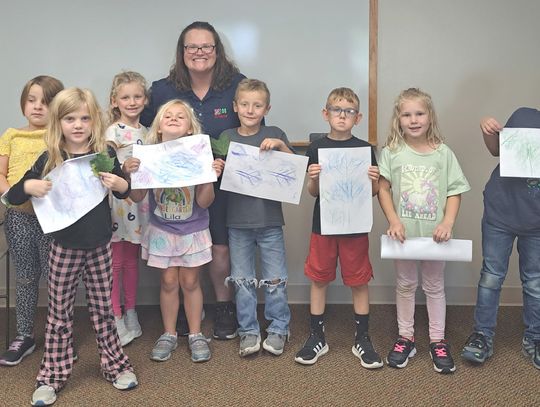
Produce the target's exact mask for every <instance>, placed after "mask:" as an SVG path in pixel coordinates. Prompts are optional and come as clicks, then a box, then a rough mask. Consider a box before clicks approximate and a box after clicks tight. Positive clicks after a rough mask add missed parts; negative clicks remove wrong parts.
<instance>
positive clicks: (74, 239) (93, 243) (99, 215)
mask: <svg viewBox="0 0 540 407" xmlns="http://www.w3.org/2000/svg"><path fill="white" fill-rule="evenodd" d="M108 153H109V156H110V157H114V168H113V170H112V171H111V172H112V173H113V174H115V175H118V176H119V177H122V178H125V176H124V173H123V172H122V169H121V168H120V163H119V162H118V159H117V158H116V153H115V151H114V150H113V149H112V148H111V147H108ZM83 155H87V154H75V155H73V157H72V158H76V157H81V156H83ZM47 158H48V154H47V152H44V153H43V154H41V155H40V156H39V158H38V159H37V161H36V162H35V163H34V165H33V166H32V168H30V169H29V170H28V171H27V172H26V173H25V174H24V176H23V177H22V178H21V180H20V181H19V182H17V183H16V184H15V185H13V186H12V187H11V188H10V189H9V191H8V195H7V198H8V202H10V203H11V204H14V205H20V204H21V203H23V202H26V201H27V200H28V199H30V195H27V194H26V193H25V192H24V182H25V181H26V180H29V179H41V178H42V172H43V168H44V167H45V164H46V163H47ZM130 190H131V188H130V187H128V190H127V191H126V192H125V193H123V194H121V193H119V192H113V195H114V196H115V197H116V198H118V199H124V198H127V197H128V196H129V193H130ZM51 236H52V237H53V239H54V240H55V241H56V242H57V243H59V244H60V245H62V246H63V247H66V248H69V249H94V248H96V247H99V246H103V245H104V244H106V243H109V241H110V240H111V237H112V220H111V207H110V206H109V195H108V194H107V195H105V198H103V201H101V202H100V203H99V204H98V205H97V206H96V207H95V208H94V209H92V210H91V211H90V212H88V213H87V214H86V215H84V216H83V217H82V218H80V219H79V220H78V221H76V222H75V223H74V224H72V225H70V226H68V227H66V228H64V229H61V230H58V231H56V232H52V233H51Z"/></svg>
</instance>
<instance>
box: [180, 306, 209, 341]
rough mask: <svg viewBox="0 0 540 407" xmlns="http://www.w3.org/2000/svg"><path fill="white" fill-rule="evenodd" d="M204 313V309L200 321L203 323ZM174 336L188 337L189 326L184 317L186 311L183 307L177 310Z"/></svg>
mask: <svg viewBox="0 0 540 407" xmlns="http://www.w3.org/2000/svg"><path fill="white" fill-rule="evenodd" d="M205 317H206V313H205V312H204V308H203V310H202V313H201V321H204V318H205ZM176 334H177V335H178V336H188V335H189V324H188V321H187V316H186V309H185V308H184V306H183V305H181V306H180V308H179V309H178V317H177V318H176Z"/></svg>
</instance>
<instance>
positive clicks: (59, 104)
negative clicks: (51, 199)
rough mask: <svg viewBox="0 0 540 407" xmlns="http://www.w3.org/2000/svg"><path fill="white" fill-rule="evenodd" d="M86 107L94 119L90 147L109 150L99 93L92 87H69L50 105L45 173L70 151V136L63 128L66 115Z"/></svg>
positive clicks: (91, 150)
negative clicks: (97, 95)
mask: <svg viewBox="0 0 540 407" xmlns="http://www.w3.org/2000/svg"><path fill="white" fill-rule="evenodd" d="M81 107H86V108H87V109H88V113H89V115H90V119H91V121H92V129H91V130H92V134H91V136H90V138H89V139H88V149H89V150H90V152H92V153H101V152H103V151H106V149H107V144H106V141H105V135H104V125H103V119H102V114H101V110H100V108H99V104H98V103H97V100H96V97H95V96H94V94H93V93H92V92H91V91H90V90H88V89H80V88H67V89H64V90H63V91H61V92H59V93H58V94H57V95H56V96H55V97H54V99H53V101H52V103H51V105H50V106H49V124H48V125H47V130H46V132H45V142H46V144H47V152H48V155H49V157H48V159H47V163H46V164H45V168H44V170H43V175H45V174H47V173H49V172H50V171H51V170H52V169H54V168H55V167H57V166H59V165H61V164H62V162H64V161H65V160H66V159H68V158H70V154H69V153H68V152H67V151H65V146H66V139H65V137H64V134H63V132H62V123H61V121H62V119H63V118H64V117H65V116H67V115H68V114H70V113H73V112H76V111H77V110H79V109H80V108H81Z"/></svg>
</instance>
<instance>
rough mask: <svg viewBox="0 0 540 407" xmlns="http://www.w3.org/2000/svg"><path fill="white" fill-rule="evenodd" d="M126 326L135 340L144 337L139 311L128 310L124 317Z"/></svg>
mask: <svg viewBox="0 0 540 407" xmlns="http://www.w3.org/2000/svg"><path fill="white" fill-rule="evenodd" d="M124 324H125V325H126V329H127V330H128V331H129V332H131V333H132V334H133V339H136V338H138V337H139V336H141V335H142V328H141V324H139V318H138V316H137V311H135V310H134V309H128V310H127V311H126V315H124Z"/></svg>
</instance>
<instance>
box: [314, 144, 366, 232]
mask: <svg viewBox="0 0 540 407" xmlns="http://www.w3.org/2000/svg"><path fill="white" fill-rule="evenodd" d="M319 164H320V165H321V173H320V175H319V197H320V203H321V233H322V234H323V235H341V234H349V233H365V232H369V231H371V227H372V226H373V202H372V201H373V198H372V196H371V193H372V188H371V180H370V179H369V178H368V175H367V173H368V168H369V166H370V165H371V148H370V147H354V148H321V149H319Z"/></svg>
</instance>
